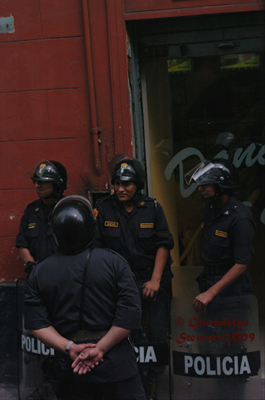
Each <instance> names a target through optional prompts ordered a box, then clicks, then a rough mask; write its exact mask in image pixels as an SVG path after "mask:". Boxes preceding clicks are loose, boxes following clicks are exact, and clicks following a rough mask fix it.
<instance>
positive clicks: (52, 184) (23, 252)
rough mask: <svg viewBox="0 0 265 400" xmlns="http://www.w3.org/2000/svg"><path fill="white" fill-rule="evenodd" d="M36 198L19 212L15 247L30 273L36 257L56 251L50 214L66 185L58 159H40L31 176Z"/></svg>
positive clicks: (64, 170) (64, 173)
mask: <svg viewBox="0 0 265 400" xmlns="http://www.w3.org/2000/svg"><path fill="white" fill-rule="evenodd" d="M31 179H32V180H33V183H34V185H35V188H36V193H37V195H38V197H39V200H36V201H34V202H32V203H30V204H29V205H28V206H27V207H26V209H25V211H24V215H23V216H22V219H21V223H20V228H19V234H18V235H17V238H16V247H17V248H19V254H20V256H21V258H22V260H23V261H24V263H25V266H26V268H25V272H27V273H30V272H31V271H32V268H33V267H34V265H35V262H36V261H40V260H42V259H43V258H45V257H47V256H49V255H51V254H53V253H54V252H55V251H57V246H56V244H55V242H54V239H53V236H52V231H51V215H52V211H53V208H54V206H55V204H56V203H57V201H58V200H60V199H61V198H62V197H63V192H64V191H65V190H66V188H67V172H66V169H65V167H64V166H63V165H62V164H61V163H59V162H58V161H43V162H42V163H40V164H39V165H38V166H37V168H36V170H35V172H34V174H33V176H32V177H31Z"/></svg>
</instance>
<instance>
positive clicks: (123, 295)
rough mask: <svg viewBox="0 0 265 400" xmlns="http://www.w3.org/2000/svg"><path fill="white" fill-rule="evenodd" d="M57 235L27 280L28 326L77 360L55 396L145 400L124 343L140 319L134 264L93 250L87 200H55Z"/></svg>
mask: <svg viewBox="0 0 265 400" xmlns="http://www.w3.org/2000/svg"><path fill="white" fill-rule="evenodd" d="M52 230H53V234H54V237H55V240H56V243H57V245H58V249H59V250H58V252H56V253H55V254H53V255H51V256H50V257H47V258H46V259H45V260H43V261H42V262H40V263H38V265H37V266H36V267H35V268H34V270H33V271H32V273H31V274H30V276H29V279H28V280H27V287H26V293H25V327H26V329H30V330H31V331H32V333H33V334H34V335H35V337H36V338H38V339H39V340H41V341H42V342H44V343H45V344H46V345H48V346H50V347H53V348H55V349H56V350H57V351H58V357H60V355H61V356H62V357H63V353H64V354H65V361H66V362H67V359H68V360H69V362H70V365H71V364H72V363H73V364H72V369H73V371H71V372H70V374H69V376H68V378H67V380H66V381H63V382H61V383H62V384H61V385H57V387H59V386H61V390H59V392H57V393H56V395H57V396H58V398H60V399H61V400H85V399H87V400H101V399H102V400H103V398H104V400H134V399H139V400H145V395H144V391H143V388H142V385H141V380H140V377H139V374H138V370H137V363H136V355H135V352H134V349H133V348H132V346H131V344H130V343H129V341H128V339H127V336H128V334H129V333H130V330H131V329H135V328H138V326H139V324H140V319H141V308H140V296H139V292H138V288H137V286H136V284H135V281H134V279H133V275H132V272H131V270H130V268H129V265H128V264H127V262H126V260H125V259H124V258H123V257H121V256H120V255H118V254H116V253H114V252H113V251H110V250H104V249H98V248H92V242H93V239H94V235H95V218H94V214H93V210H92V208H91V205H90V203H89V201H88V200H87V199H85V198H84V197H82V196H68V197H65V198H64V199H62V200H60V202H58V203H57V205H56V206H55V208H54V212H53V216H52ZM58 288H60V290H58ZM73 361H74V362H73ZM44 366H45V365H44ZM44 371H45V372H46V373H47V376H48V377H49V376H50V375H51V374H53V372H54V375H55V374H56V372H58V371H56V370H55V371H51V368H49V366H48V367H46V369H45V368H44ZM51 378H52V379H51V380H54V376H52V377H51Z"/></svg>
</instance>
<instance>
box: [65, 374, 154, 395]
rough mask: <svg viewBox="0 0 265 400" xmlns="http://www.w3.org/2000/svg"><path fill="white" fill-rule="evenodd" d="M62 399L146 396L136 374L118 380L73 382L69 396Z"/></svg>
mask: <svg viewBox="0 0 265 400" xmlns="http://www.w3.org/2000/svg"><path fill="white" fill-rule="evenodd" d="M88 373H89V372H88ZM62 400H146V396H145V393H144V389H143V387H142V383H141V379H140V376H139V374H137V375H135V376H133V377H132V378H129V379H126V380H123V381H118V382H107V383H87V384H86V383H83V382H82V383H81V382H80V383H77V382H75V383H74V387H73V393H72V394H71V397H69V398H65V399H62Z"/></svg>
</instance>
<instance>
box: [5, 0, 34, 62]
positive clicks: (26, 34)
mask: <svg viewBox="0 0 265 400" xmlns="http://www.w3.org/2000/svg"><path fill="white" fill-rule="evenodd" d="M10 15H12V16H13V17H14V27H15V32H14V33H1V34H0V42H10V41H17V40H30V39H40V38H41V37H42V31H41V22H40V7H39V0H23V1H21V0H12V1H1V2H0V17H10ZM1 54H2V53H1Z"/></svg>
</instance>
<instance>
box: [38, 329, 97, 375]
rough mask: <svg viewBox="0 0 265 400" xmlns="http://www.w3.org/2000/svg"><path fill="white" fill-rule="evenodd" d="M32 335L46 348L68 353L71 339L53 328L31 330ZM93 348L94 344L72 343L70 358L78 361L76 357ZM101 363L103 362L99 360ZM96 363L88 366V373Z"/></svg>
mask: <svg viewBox="0 0 265 400" xmlns="http://www.w3.org/2000/svg"><path fill="white" fill-rule="evenodd" d="M31 333H32V334H33V335H34V336H35V337H36V338H37V339H39V340H40V341H41V342H43V343H44V344H45V345H46V346H48V347H52V348H54V349H56V350H59V351H61V352H62V353H66V347H67V345H68V343H69V339H66V338H65V337H63V336H62V335H60V334H59V333H58V332H57V331H56V329H54V327H53V326H51V325H50V326H48V327H47V328H42V329H36V330H31ZM88 347H89V348H93V347H95V344H93V343H85V344H75V343H72V344H71V346H70V349H69V356H70V357H71V359H72V360H74V359H76V357H77V356H78V355H79V354H80V353H81V352H82V351H84V350H85V348H88ZM99 361H101V360H99ZM95 364H96V365H97V364H98V363H96V362H94V363H93V362H90V363H88V364H87V368H88V371H90V370H91V369H92V368H94V366H95Z"/></svg>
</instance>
